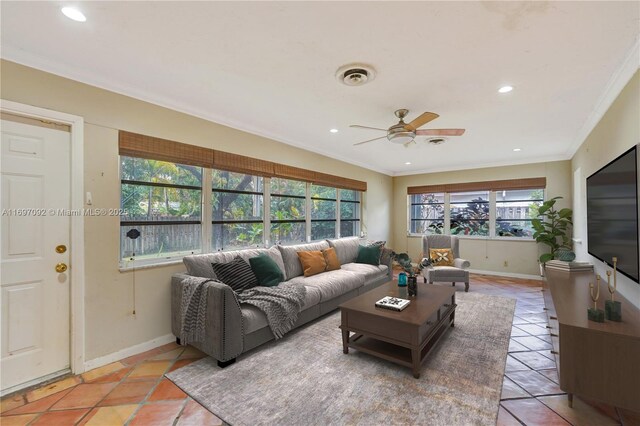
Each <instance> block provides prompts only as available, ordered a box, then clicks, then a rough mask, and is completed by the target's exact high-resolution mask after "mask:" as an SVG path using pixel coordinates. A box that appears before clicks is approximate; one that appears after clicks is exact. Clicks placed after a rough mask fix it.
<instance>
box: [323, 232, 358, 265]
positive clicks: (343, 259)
mask: <svg viewBox="0 0 640 426" xmlns="http://www.w3.org/2000/svg"><path fill="white" fill-rule="evenodd" d="M327 242H328V243H329V245H330V246H331V247H333V248H335V249H336V254H337V255H338V260H339V261H340V264H342V265H344V264H345V263H352V262H355V261H356V257H358V246H359V245H360V238H358V237H347V238H338V239H336V240H327Z"/></svg>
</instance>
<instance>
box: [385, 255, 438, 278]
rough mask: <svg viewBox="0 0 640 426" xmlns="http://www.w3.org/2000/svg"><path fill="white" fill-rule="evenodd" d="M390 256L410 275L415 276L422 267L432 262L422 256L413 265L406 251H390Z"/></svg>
mask: <svg viewBox="0 0 640 426" xmlns="http://www.w3.org/2000/svg"><path fill="white" fill-rule="evenodd" d="M391 258H392V259H393V260H395V261H396V262H398V264H399V265H400V266H401V267H402V269H404V271H405V272H406V273H407V275H409V276H410V277H415V276H416V275H418V274H420V273H421V272H422V270H423V269H424V268H427V267H429V266H431V264H432V263H433V261H432V260H431V259H429V258H428V257H423V258H422V260H421V261H420V263H418V264H417V265H416V266H414V264H413V263H412V262H411V258H410V257H409V255H408V254H407V253H396V252H393V253H391Z"/></svg>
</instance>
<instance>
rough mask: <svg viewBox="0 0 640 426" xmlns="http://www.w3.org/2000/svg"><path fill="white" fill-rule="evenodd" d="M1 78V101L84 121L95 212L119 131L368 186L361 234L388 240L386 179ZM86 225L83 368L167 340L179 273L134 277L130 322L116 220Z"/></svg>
mask: <svg viewBox="0 0 640 426" xmlns="http://www.w3.org/2000/svg"><path fill="white" fill-rule="evenodd" d="M1 70H2V73H1V81H0V84H1V86H0V87H1V90H2V91H1V97H2V99H5V100H10V101H15V102H20V103H23V104H29V105H34V106H37V107H42V108H48V109H52V110H56V111H61V112H66V113H69V114H75V115H79V116H82V117H84V119H85V142H84V143H85V154H84V155H85V161H84V167H85V191H90V192H92V194H93V207H94V208H114V207H119V205H120V194H119V191H120V184H119V180H118V129H123V130H128V131H131V132H136V133H142V134H146V135H151V136H157V137H161V138H165V139H172V140H176V141H180V142H184V143H188V144H193V145H199V146H205V147H211V148H216V149H220V150H223V151H228V152H233V153H237V154H243V155H248V156H253V157H257V158H261V159H265V160H271V161H277V162H280V163H284V164H290V165H293V166H297V167H303V168H308V169H312V170H317V171H321V172H326V173H332V174H336V175H340V176H344V177H348V178H353V179H358V180H363V181H367V183H368V191H367V193H366V196H365V203H364V204H365V209H364V213H363V218H362V219H363V229H366V230H367V232H368V235H369V237H371V238H375V239H384V240H388V239H389V237H390V232H391V228H390V224H391V216H392V215H391V203H390V200H392V199H393V194H392V178H391V177H390V176H386V175H383V174H380V173H376V172H373V171H370V170H366V169H363V168H361V167H356V166H353V165H351V164H348V163H344V162H341V161H338V160H334V159H331V158H328V157H324V156H321V155H318V154H314V153H311V152H308V151H305V150H302V149H298V148H294V147H291V146H289V145H285V144H282V143H279V142H276V141H273V140H270V139H266V138H263V137H260V136H255V135H252V134H248V133H245V132H242V131H239V130H234V129H231V128H229V127H225V126H222V125H219V124H215V123H212V122H209V121H206V120H202V119H199V118H196V117H193V116H189V115H186V114H182V113H178V112H176V111H172V110H169V109H166V108H161V107H158V106H155V105H152V104H149V103H146V102H142V101H138V100H135V99H133V98H129V97H126V96H122V95H119V94H116V93H113V92H109V91H106V90H102V89H98V88H96V87H92V86H88V85H85V84H82V83H78V82H76V81H72V80H68V79H65V78H61V77H58V76H55V75H52V74H48V73H44V72H41V71H38V70H35V69H32V68H28V67H24V66H21V65H18V64H15V63H12V62H7V61H2V62H1ZM85 220H86V222H85V223H86V225H85V247H86V252H85V262H86V276H85V292H86V299H85V311H86V321H85V326H86V348H85V352H86V360H92V359H95V358H98V357H101V356H105V355H108V354H111V353H114V352H116V351H119V350H122V349H125V348H128V347H131V346H133V345H137V344H141V343H144V342H147V341H150V340H152V339H155V338H157V337H160V336H164V335H167V334H169V333H170V332H171V328H170V312H169V306H170V304H169V299H170V298H169V294H170V293H169V282H170V276H171V274H172V273H174V272H177V271H181V270H183V269H184V268H183V267H182V265H174V266H165V267H158V268H153V269H146V270H139V271H137V272H136V276H135V279H136V286H137V297H136V299H137V309H136V315H135V316H134V315H133V314H132V280H133V274H132V273H131V272H126V273H121V272H119V271H118V254H119V219H118V218H117V217H111V218H109V217H87V218H86V219H85Z"/></svg>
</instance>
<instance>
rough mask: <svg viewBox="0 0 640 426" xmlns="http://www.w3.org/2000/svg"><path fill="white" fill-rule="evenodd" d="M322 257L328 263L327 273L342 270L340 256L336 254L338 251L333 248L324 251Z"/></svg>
mask: <svg viewBox="0 0 640 426" xmlns="http://www.w3.org/2000/svg"><path fill="white" fill-rule="evenodd" d="M322 256H324V261H325V262H326V263H327V269H326V270H327V271H335V270H336V269H340V260H339V259H338V255H337V254H336V249H334V248H333V247H329V248H328V249H324V250H322Z"/></svg>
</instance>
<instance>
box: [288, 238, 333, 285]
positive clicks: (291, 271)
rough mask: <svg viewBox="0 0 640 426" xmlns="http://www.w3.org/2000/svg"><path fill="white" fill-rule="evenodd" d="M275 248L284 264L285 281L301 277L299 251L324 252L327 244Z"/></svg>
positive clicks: (318, 243) (322, 242)
mask: <svg viewBox="0 0 640 426" xmlns="http://www.w3.org/2000/svg"><path fill="white" fill-rule="evenodd" d="M276 247H277V248H278V250H280V254H281V255H282V261H283V262H284V278H285V279H286V280H290V279H292V278H295V277H299V276H300V275H302V264H301V263H300V260H299V259H298V252H299V251H310V250H324V249H326V248H329V243H327V242H326V241H320V242H317V243H310V244H297V245H294V246H281V245H278V246H276Z"/></svg>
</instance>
